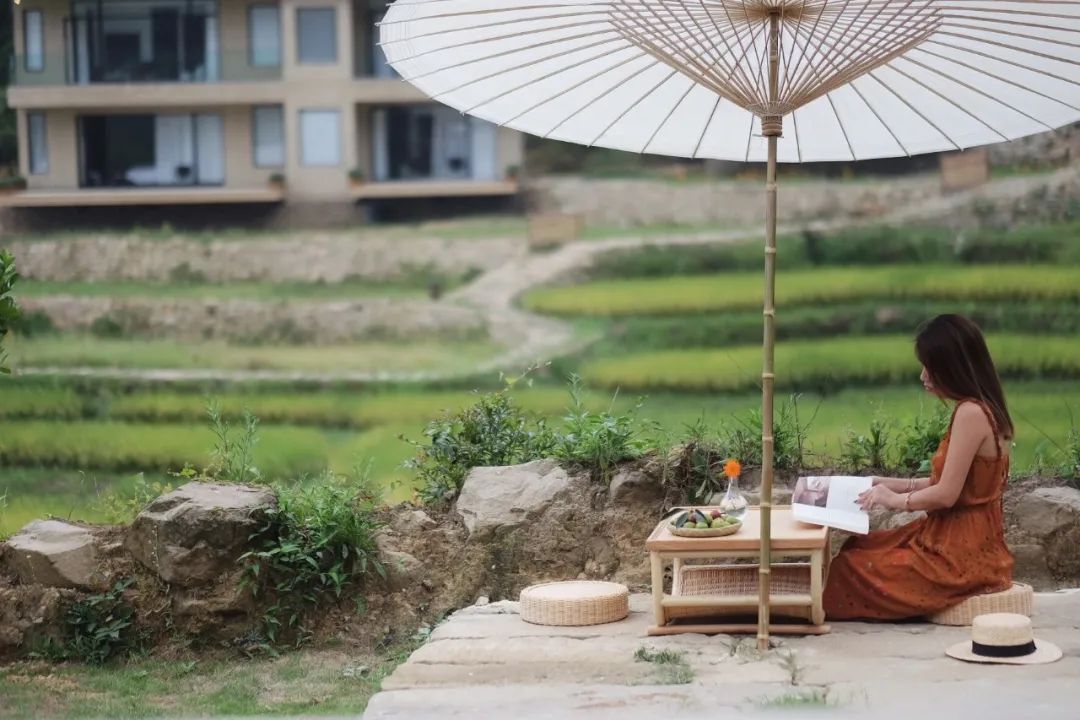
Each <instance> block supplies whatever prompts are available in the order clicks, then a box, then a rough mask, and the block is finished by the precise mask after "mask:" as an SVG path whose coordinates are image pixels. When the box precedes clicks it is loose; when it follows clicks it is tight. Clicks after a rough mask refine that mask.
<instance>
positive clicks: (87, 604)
mask: <svg viewBox="0 0 1080 720" xmlns="http://www.w3.org/2000/svg"><path fill="white" fill-rule="evenodd" d="M130 585H131V581H130V580H121V581H119V582H117V583H116V584H115V585H113V587H112V589H111V590H109V591H108V592H105V593H101V594H98V595H91V596H89V597H87V598H86V599H84V600H81V601H79V602H77V603H75V604H74V605H73V606H72V607H71V609H70V610H69V611H68V615H67V625H68V627H69V628H70V629H71V639H70V640H69V642H68V644H67V648H66V655H67V657H68V658H71V659H76V660H81V661H82V662H85V663H88V664H91V665H101V664H103V663H104V662H105V661H107V660H109V659H110V658H112V657H115V656H117V655H120V654H122V653H125V652H129V651H131V650H132V649H133V647H134V645H133V637H132V615H133V614H134V611H133V609H132V608H131V606H130V605H128V604H127V603H126V602H125V601H124V591H125V590H127V588H128V587H130Z"/></svg>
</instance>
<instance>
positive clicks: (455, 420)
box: [406, 382, 555, 504]
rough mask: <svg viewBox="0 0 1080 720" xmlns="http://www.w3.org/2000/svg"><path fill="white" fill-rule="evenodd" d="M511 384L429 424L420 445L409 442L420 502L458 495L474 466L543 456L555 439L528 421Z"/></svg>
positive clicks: (410, 464)
mask: <svg viewBox="0 0 1080 720" xmlns="http://www.w3.org/2000/svg"><path fill="white" fill-rule="evenodd" d="M512 386H513V382H511V383H508V385H507V387H506V388H504V389H502V390H499V391H497V392H492V393H487V394H485V395H480V396H479V397H478V398H477V400H476V402H475V403H474V404H472V405H471V406H469V407H466V408H465V409H463V410H460V411H458V412H455V413H452V414H447V415H444V416H443V417H441V418H438V419H436V420H432V421H431V422H429V423H428V425H427V427H426V428H425V429H424V436H425V438H426V440H425V441H423V442H417V441H409V440H406V441H407V442H409V443H410V444H412V445H413V446H414V447H415V448H416V449H417V454H416V457H414V458H413V459H411V460H409V461H407V462H406V467H409V468H412V469H415V470H416V472H417V476H418V477H419V479H420V480H421V482H422V483H423V485H422V487H421V488H420V491H419V492H420V497H421V498H422V499H423V500H424V501H425V502H428V503H433V504H438V503H445V502H449V501H450V500H452V499H453V498H454V497H456V496H457V494H458V492H460V490H461V486H462V484H463V483H464V482H465V476H466V475H467V474H468V472H469V470H471V469H472V468H474V467H483V466H491V465H513V464H515V463H522V462H528V461H530V460H536V459H538V458H542V457H545V456H547V455H548V454H549V453H550V452H551V451H552V449H553V448H554V446H555V438H554V435H553V434H552V432H551V430H550V429H549V428H548V426H547V424H546V423H545V422H544V421H543V420H536V419H533V418H531V417H529V416H528V415H527V414H526V413H525V411H524V410H522V409H521V408H520V407H519V406H518V405H517V403H515V402H514V400H513V398H512V397H511V396H510V394H509V391H510V389H511V388H512Z"/></svg>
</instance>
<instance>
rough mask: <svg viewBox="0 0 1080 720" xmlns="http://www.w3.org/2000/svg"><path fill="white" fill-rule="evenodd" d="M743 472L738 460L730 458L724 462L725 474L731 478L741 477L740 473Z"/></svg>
mask: <svg viewBox="0 0 1080 720" xmlns="http://www.w3.org/2000/svg"><path fill="white" fill-rule="evenodd" d="M741 472H742V465H740V464H739V461H738V460H728V461H727V463H725V464H724V475H726V476H727V477H729V478H734V477H739V473H741Z"/></svg>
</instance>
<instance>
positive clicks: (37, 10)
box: [22, 8, 45, 73]
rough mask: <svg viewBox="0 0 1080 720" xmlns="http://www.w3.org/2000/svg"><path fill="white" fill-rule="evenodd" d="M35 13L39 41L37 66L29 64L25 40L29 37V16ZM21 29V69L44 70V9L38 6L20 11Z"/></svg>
mask: <svg viewBox="0 0 1080 720" xmlns="http://www.w3.org/2000/svg"><path fill="white" fill-rule="evenodd" d="M31 15H36V16H37V17H38V33H39V36H40V37H39V39H40V42H39V43H38V46H39V47H40V53H41V54H40V65H39V66H38V67H31V66H30V52H29V49H28V48H29V45H30V44H29V43H28V42H27V40H28V39H29V37H30V34H29V30H28V27H29V24H30V16H31ZM22 26H23V27H22V31H23V69H24V70H25V71H26V72H28V73H41V72H45V11H44V10H42V9H40V8H33V9H28V10H23V11H22Z"/></svg>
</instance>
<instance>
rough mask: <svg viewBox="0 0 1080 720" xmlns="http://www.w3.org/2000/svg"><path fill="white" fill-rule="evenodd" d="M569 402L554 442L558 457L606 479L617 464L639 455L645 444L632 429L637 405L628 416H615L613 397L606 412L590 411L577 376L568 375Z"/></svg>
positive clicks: (617, 414)
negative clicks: (561, 426)
mask: <svg viewBox="0 0 1080 720" xmlns="http://www.w3.org/2000/svg"><path fill="white" fill-rule="evenodd" d="M616 397H617V395H616ZM570 400H571V406H570V409H569V411H568V412H567V414H566V416H565V417H564V418H563V428H562V431H561V432H560V433H559V434H558V439H557V441H556V443H555V456H556V457H557V458H559V459H560V460H562V461H564V462H567V463H571V464H575V465H580V466H583V467H586V468H588V469H589V470H590V472H592V474H593V475H594V476H596V477H600V478H605V479H606V478H608V477H609V476H610V474H611V471H612V469H613V468H614V467H615V465H616V463H619V462H621V461H623V460H629V459H631V458H634V457H637V456H638V455H640V454H641V451H642V450H643V449H644V447H645V441H644V440H643V439H642V438H641V437H639V436H638V434H637V432H636V430H635V428H634V420H635V418H634V413H635V412H636V411H637V410H638V409H640V407H641V403H640V402H639V403H638V404H637V405H635V406H634V408H633V409H631V410H630V411H629V412H627V413H615V412H614V410H613V408H614V405H615V398H612V402H611V406H610V407H609V408H608V409H607V410H606V411H604V412H592V411H590V410H588V409H587V408H586V407H585V403H584V401H583V400H582V390H581V378H580V377H578V376H577V375H571V376H570Z"/></svg>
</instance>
